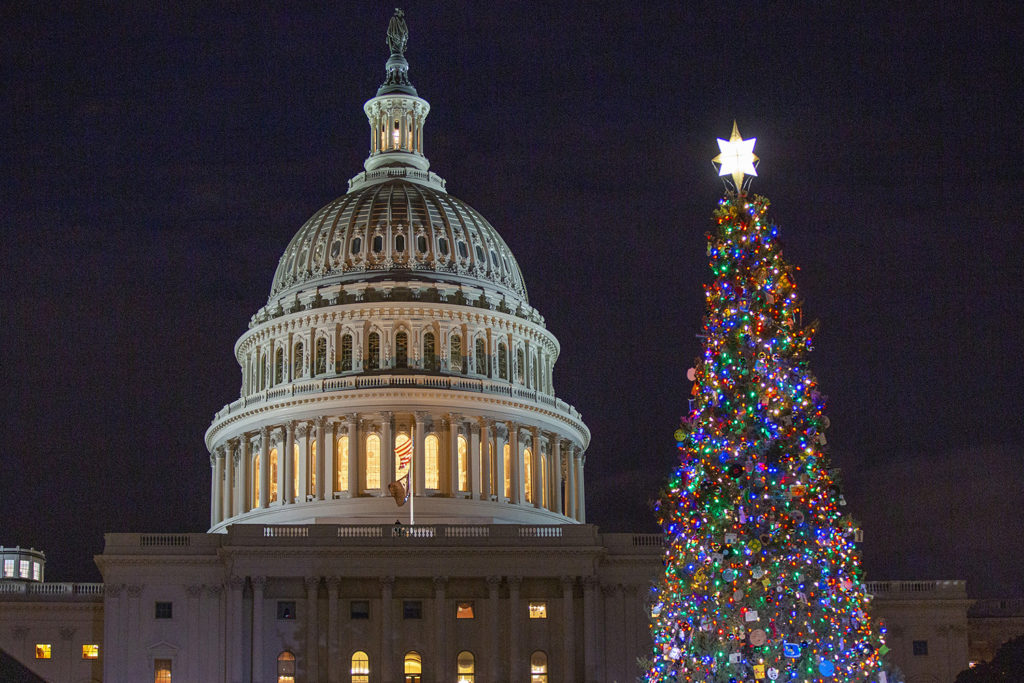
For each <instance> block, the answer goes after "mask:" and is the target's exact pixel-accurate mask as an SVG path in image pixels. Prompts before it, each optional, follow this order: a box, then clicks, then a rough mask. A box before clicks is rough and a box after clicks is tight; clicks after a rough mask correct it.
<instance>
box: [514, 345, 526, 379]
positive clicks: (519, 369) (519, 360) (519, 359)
mask: <svg viewBox="0 0 1024 683" xmlns="http://www.w3.org/2000/svg"><path fill="white" fill-rule="evenodd" d="M525 369H526V357H525V356H524V355H523V350H522V349H518V350H517V351H516V379H517V380H519V381H520V382H522V381H523V371H524V370H525Z"/></svg>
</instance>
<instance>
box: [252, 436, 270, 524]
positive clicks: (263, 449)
mask: <svg viewBox="0 0 1024 683" xmlns="http://www.w3.org/2000/svg"><path fill="white" fill-rule="evenodd" d="M259 476H260V499H259V501H253V502H254V503H256V502H258V503H259V507H261V508H265V507H270V430H269V429H267V428H266V427H261V428H260V475H259Z"/></svg>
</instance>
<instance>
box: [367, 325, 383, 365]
mask: <svg viewBox="0 0 1024 683" xmlns="http://www.w3.org/2000/svg"><path fill="white" fill-rule="evenodd" d="M366 368H367V369H368V370H377V369H379V368H380V335H379V334H377V333H376V332H371V333H370V335H369V337H367V339H366Z"/></svg>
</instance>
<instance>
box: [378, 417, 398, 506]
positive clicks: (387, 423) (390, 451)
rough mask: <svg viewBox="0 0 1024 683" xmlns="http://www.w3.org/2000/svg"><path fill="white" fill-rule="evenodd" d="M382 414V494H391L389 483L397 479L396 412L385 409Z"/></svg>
mask: <svg viewBox="0 0 1024 683" xmlns="http://www.w3.org/2000/svg"><path fill="white" fill-rule="evenodd" d="M380 416H381V418H382V420H381V428H380V495H382V496H389V495H391V494H390V493H388V484H390V483H391V482H392V481H394V480H395V429H394V426H395V414H394V413H392V412H390V411H387V410H385V411H381V414H380Z"/></svg>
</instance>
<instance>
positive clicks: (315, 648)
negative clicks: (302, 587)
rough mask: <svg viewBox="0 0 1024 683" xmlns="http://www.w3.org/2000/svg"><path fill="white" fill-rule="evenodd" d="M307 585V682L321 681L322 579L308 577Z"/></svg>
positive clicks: (306, 579)
mask: <svg viewBox="0 0 1024 683" xmlns="http://www.w3.org/2000/svg"><path fill="white" fill-rule="evenodd" d="M305 584H306V652H307V653H308V654H307V656H306V671H307V672H308V673H307V674H306V677H307V680H310V681H318V680H320V613H319V608H320V577H319V576H307V577H306V578H305Z"/></svg>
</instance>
